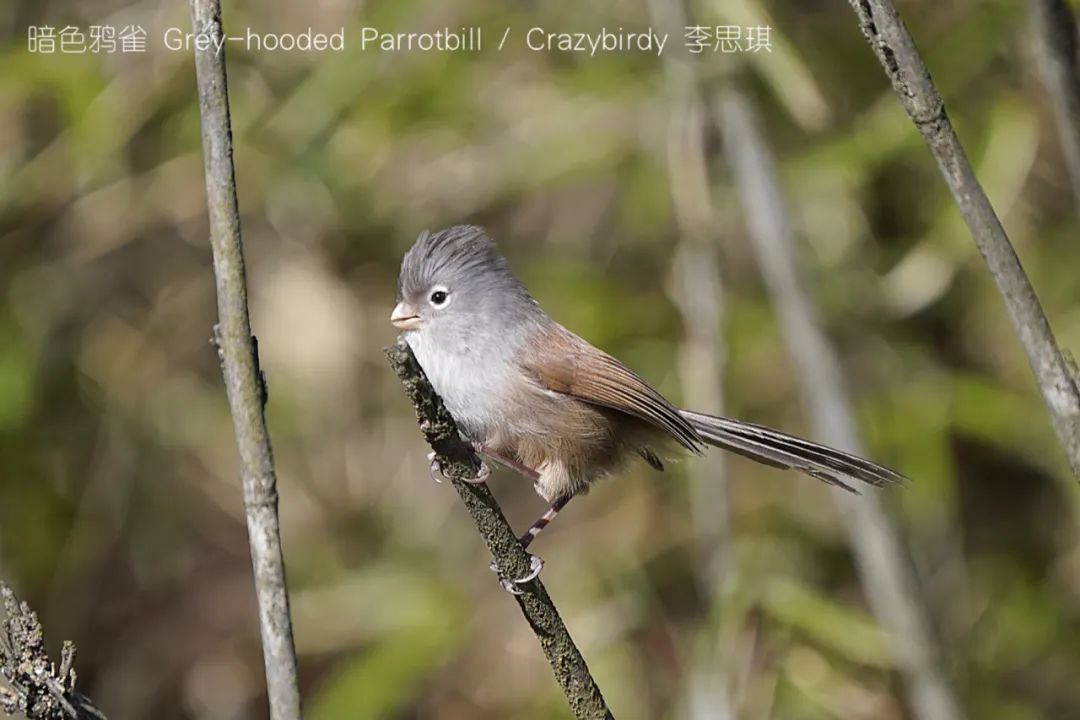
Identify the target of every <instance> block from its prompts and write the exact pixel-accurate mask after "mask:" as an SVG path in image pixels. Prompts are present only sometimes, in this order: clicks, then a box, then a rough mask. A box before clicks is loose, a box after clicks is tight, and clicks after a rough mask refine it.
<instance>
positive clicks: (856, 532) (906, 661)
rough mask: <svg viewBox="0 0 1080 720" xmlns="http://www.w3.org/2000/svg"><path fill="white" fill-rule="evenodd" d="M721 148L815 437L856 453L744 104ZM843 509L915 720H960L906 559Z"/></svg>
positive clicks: (878, 529)
mask: <svg viewBox="0 0 1080 720" xmlns="http://www.w3.org/2000/svg"><path fill="white" fill-rule="evenodd" d="M719 116H720V118H721V122H722V127H723V131H724V148H725V152H726V154H727V156H728V161H729V163H730V164H731V168H732V171H733V174H734V176H735V181H736V184H737V185H738V188H739V194H740V198H741V200H742V203H743V208H744V212H745V214H746V222H747V227H748V228H749V230H750V237H751V239H752V240H753V245H754V250H755V254H756V255H757V258H758V263H759V264H760V265H761V271H762V274H763V275H764V277H765V282H766V284H767V286H768V288H769V293H770V295H771V296H772V300H773V304H774V306H775V307H776V311H777V313H778V315H779V318H780V323H781V326H782V327H783V335H784V340H785V342H786V343H787V346H788V352H789V353H790V355H791V357H792V360H793V361H794V363H795V366H796V369H797V371H798V373H799V375H800V377H801V383H800V387H801V388H802V392H803V397H804V402H805V403H806V405H807V407H808V409H809V411H810V414H811V418H812V420H813V424H814V427H815V429H816V434H817V435H818V436H820V438H821V439H822V440H823V441H825V442H828V443H830V444H831V445H835V446H836V447H838V448H840V449H842V450H847V451H850V452H854V453H859V454H862V449H861V443H860V442H859V437H858V433H857V431H856V429H855V420H854V415H853V413H852V410H851V402H850V400H849V399H848V396H847V392H846V390H845V388H844V383H843V379H842V375H841V371H840V364H839V361H838V360H837V358H836V356H835V354H834V352H833V351H832V348H830V347H829V344H828V341H827V340H826V338H825V335H824V334H823V333H822V331H821V329H820V326H819V323H818V322H817V320H816V318H815V315H814V312H813V309H812V304H811V301H810V297H809V296H808V295H807V293H806V292H805V291H804V290H803V287H802V282H801V281H800V279H799V271H798V268H797V263H796V261H795V247H794V242H793V240H792V230H791V225H790V223H789V221H788V216H787V212H786V210H785V207H784V205H785V203H784V198H783V193H782V192H781V190H780V184H779V180H778V178H777V176H776V168H775V165H774V161H773V159H772V154H771V153H770V152H769V149H768V147H767V146H766V144H765V141H764V139H763V138H762V137H761V134H760V133H759V132H758V130H757V127H756V125H755V121H754V118H753V116H752V114H751V112H750V109H749V108H748V106H747V103H746V101H744V100H743V99H742V98H741V97H739V96H738V95H737V94H735V92H734V91H731V92H729V93H728V94H727V95H726V96H725V97H724V98H723V99H722V101H721V103H720V108H719ZM834 496H835V498H836V501H837V502H838V503H840V505H841V508H842V509H843V510H844V517H845V519H846V521H847V525H848V534H849V535H850V538H851V546H852V548H853V550H854V552H855V557H856V561H857V563H858V566H859V574H860V576H861V578H862V584H863V587H864V588H865V590H866V593H867V596H868V597H869V600H870V604H871V606H872V608H873V611H874V615H875V616H876V617H877V618H878V621H879V622H880V623H881V624H882V625H883V626H884V627H885V628H886V629H888V631H889V633H890V642H891V646H892V649H893V653H894V656H895V658H896V661H897V665H898V666H899V669H900V672H901V673H902V675H903V677H904V679H905V683H906V685H907V689H908V699H909V703H910V705H911V708H912V711H913V712H914V714H915V717H917V718H920V720H956V719H957V718H959V717H961V715H960V713H959V710H958V708H957V704H956V699H955V698H954V697H953V693H952V690H951V689H950V688H949V685H948V683H946V681H945V674H944V672H943V670H942V667H941V654H942V653H941V652H940V650H939V649H938V647H937V642H936V640H935V638H934V635H933V633H932V632H931V629H930V623H929V622H928V619H927V617H926V615H927V613H926V609H925V607H924V603H923V600H922V596H921V594H920V590H919V585H918V581H917V579H916V578H915V574H914V570H913V568H912V566H911V561H910V558H909V557H908V556H907V553H906V552H905V550H904V547H903V545H902V543H901V542H900V540H899V539H898V537H897V533H896V530H895V529H894V528H893V525H892V523H891V521H890V519H889V516H888V515H887V514H886V512H885V509H884V507H882V504H881V501H880V499H879V498H878V496H877V495H876V494H875V493H867V494H865V495H859V496H855V495H852V494H851V493H848V492H846V491H843V490H839V489H836V490H835V492H834Z"/></svg>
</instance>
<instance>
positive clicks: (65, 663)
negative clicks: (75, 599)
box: [0, 583, 105, 720]
mask: <svg viewBox="0 0 1080 720" xmlns="http://www.w3.org/2000/svg"><path fill="white" fill-rule="evenodd" d="M0 599H2V601H3V605H4V621H3V624H2V625H0V674H2V675H3V677H4V679H5V680H6V681H7V683H8V685H9V686H10V687H8V688H0V710H3V711H4V713H5V714H7V715H14V714H15V713H20V714H22V715H23V716H25V717H26V718H28V720H105V715H104V714H103V713H102V712H101V711H100V710H98V709H97V708H96V707H94V704H93V703H92V702H90V699H89V698H87V697H86V696H85V695H83V694H81V693H79V692H78V691H76V690H75V680H76V675H75V668H74V666H75V645H74V643H72V642H70V641H65V642H64V645H63V647H62V648H61V650H60V666H59V667H57V666H56V664H55V663H53V662H52V660H50V659H49V656H48V654H46V652H45V631H44V629H43V628H42V627H41V622H40V621H39V620H38V616H37V613H35V612H34V611H33V610H31V609H30V606H29V605H27V604H26V603H25V602H19V599H18V598H17V597H15V593H14V592H13V591H12V590H11V588H9V587H8V586H7V585H6V584H4V583H0Z"/></svg>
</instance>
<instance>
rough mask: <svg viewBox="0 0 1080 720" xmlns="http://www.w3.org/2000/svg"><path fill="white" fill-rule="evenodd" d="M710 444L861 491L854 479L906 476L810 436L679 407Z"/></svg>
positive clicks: (885, 481)
mask: <svg viewBox="0 0 1080 720" xmlns="http://www.w3.org/2000/svg"><path fill="white" fill-rule="evenodd" d="M679 413H680V414H681V415H682V416H683V417H684V418H686V419H687V421H689V423H690V424H691V425H693V427H694V429H695V430H696V431H697V433H698V435H700V436H701V438H702V440H704V441H705V442H706V443H708V444H709V445H712V446H714V447H718V448H722V449H724V450H730V451H731V452H735V453H738V454H740V455H743V456H745V457H748V458H750V459H751V460H756V461H758V462H761V463H765V464H766V465H772V466H774V467H778V468H790V469H792V470H798V471H799V472H803V473H806V474H807V475H809V476H811V477H815V478H817V479H818V480H822V481H823V482H827V483H829V484H830V485H837V486H839V487H842V488H844V489H845V490H849V491H851V492H858V491H857V490H856V489H855V488H854V487H852V485H851V483H852V482H865V483H870V484H871V485H876V486H881V485H886V484H888V483H893V482H904V481H905V480H906V478H905V477H904V476H903V475H901V474H900V473H898V472H895V471H893V470H890V469H889V468H887V467H883V466H881V465H878V464H877V463H872V462H870V461H869V460H864V459H863V458H861V457H859V456H857V455H852V454H851V453H846V452H843V451H842V450H836V449H834V448H831V447H826V446H824V445H818V444H817V443H812V442H810V441H809V440H803V439H801V438H797V437H793V436H791V435H787V434H785V433H782V432H778V431H776V430H772V429H770V428H767V427H762V426H761V425H754V424H753V423H748V422H742V421H741V420H731V419H729V418H723V417H715V416H713V415H705V414H703V413H696V412H691V411H689V410H680V411H679Z"/></svg>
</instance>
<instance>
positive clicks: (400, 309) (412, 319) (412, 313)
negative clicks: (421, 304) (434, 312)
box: [390, 300, 420, 330]
mask: <svg viewBox="0 0 1080 720" xmlns="http://www.w3.org/2000/svg"><path fill="white" fill-rule="evenodd" d="M390 322H391V323H392V324H393V325H394V327H396V328H399V329H401V330H415V329H416V328H418V327H420V313H418V312H417V310H416V308H414V307H413V306H412V305H410V304H409V303H407V302H405V301H404V300H402V301H401V302H399V303H398V304H397V306H396V307H395V308H394V312H392V313H390Z"/></svg>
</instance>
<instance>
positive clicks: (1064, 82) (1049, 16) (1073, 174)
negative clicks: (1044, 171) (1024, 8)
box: [1031, 0, 1080, 211]
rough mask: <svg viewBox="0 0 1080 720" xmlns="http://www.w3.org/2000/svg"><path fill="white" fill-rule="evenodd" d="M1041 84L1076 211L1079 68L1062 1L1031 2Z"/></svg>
mask: <svg viewBox="0 0 1080 720" xmlns="http://www.w3.org/2000/svg"><path fill="white" fill-rule="evenodd" d="M1031 19H1032V24H1033V25H1034V26H1035V35H1036V37H1037V44H1038V46H1039V47H1038V53H1039V65H1040V67H1041V70H1042V76H1043V82H1044V83H1045V84H1046V89H1047V90H1048V91H1049V92H1050V98H1051V99H1052V100H1053V102H1054V114H1055V115H1057V126H1058V136H1059V137H1060V138H1061V150H1062V152H1063V153H1064V155H1065V165H1066V167H1067V168H1068V170H1069V178H1070V179H1071V180H1072V189H1073V200H1074V202H1075V203H1076V209H1077V211H1080V67H1078V66H1077V58H1076V41H1077V38H1076V18H1075V17H1074V16H1073V13H1072V10H1071V9H1070V8H1069V4H1068V3H1067V2H1065V0H1031Z"/></svg>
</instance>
